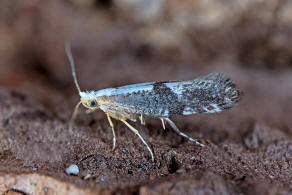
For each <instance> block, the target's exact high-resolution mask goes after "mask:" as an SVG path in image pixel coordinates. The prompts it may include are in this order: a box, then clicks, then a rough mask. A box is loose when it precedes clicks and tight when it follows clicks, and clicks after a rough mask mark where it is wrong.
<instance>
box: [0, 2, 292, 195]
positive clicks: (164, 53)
mask: <svg viewBox="0 0 292 195" xmlns="http://www.w3.org/2000/svg"><path fill="white" fill-rule="evenodd" d="M72 2H75V3H68V1H65V2H54V1H52V2H50V3H42V4H41V3H40V2H39V1H35V2H34V3H31V4H28V3H27V4H26V3H12V1H11V3H10V2H2V3H0V7H3V6H4V5H5V6H6V7H9V9H10V10H11V12H4V14H3V16H2V18H1V19H2V20H1V27H3V28H2V29H1V30H0V40H1V44H2V43H3V44H2V46H0V51H7V52H0V53H1V54H0V56H2V60H1V65H0V66H1V67H0V71H1V72H0V77H1V78H0V84H1V87H0V193H6V194H13V193H14V194H103V193H116V194H124V193H127V194H138V193H139V194H199V193H201V194H259V193H261V194H290V193H292V192H291V191H292V183H291V182H292V139H291V135H292V121H291V116H292V70H291V67H292V64H291V59H292V52H291V51H292V47H291V44H290V43H291V41H290V42H289V39H291V36H290V38H289V36H288V35H289V34H291V32H292V31H291V28H290V26H289V25H290V24H287V21H288V20H284V19H283V18H284V16H283V15H284V13H283V14H281V13H282V12H284V11H285V10H284V8H282V7H281V4H282V3H283V4H284V3H285V1H279V2H280V3H279V2H278V1H275V2H278V4H275V7H274V8H271V7H269V6H267V5H266V7H264V6H263V5H260V7H261V9H260V10H256V9H255V8H253V5H250V7H248V8H246V9H245V10H243V11H242V10H241V12H238V13H237V12H236V13H237V15H236V16H234V17H230V18H229V20H228V21H230V22H229V23H228V24H226V23H224V24H220V25H218V24H217V23H216V21H215V23H214V22H213V23H211V24H210V25H211V26H210V25H209V26H207V27H206V26H202V25H196V24H193V23H191V24H189V26H188V28H186V29H184V30H183V32H180V33H179V35H178V34H175V35H174V34H171V35H169V34H166V35H165V34H163V33H165V32H160V31H161V29H160V27H161V25H162V24H163V25H166V26H167V25H169V26H173V25H174V24H165V23H164V22H163V21H165V20H168V19H169V18H171V17H174V16H173V14H174V13H177V12H176V9H174V7H179V5H176V6H175V5H170V4H167V6H166V8H165V9H166V10H167V11H165V12H166V13H164V14H162V16H160V17H159V19H157V18H156V19H155V18H154V19H152V20H149V19H148V20H146V22H145V21H144V20H143V21H142V22H141V21H140V20H139V21H136V19H137V17H138V16H137V17H135V16H132V15H127V14H125V13H127V12H126V11H125V9H124V8H123V6H125V5H122V4H120V5H112V4H110V3H109V4H107V3H104V1H96V2H97V3H94V4H90V3H89V2H91V1H88V4H80V2H79V1H72ZM78 2H79V3H78ZM184 2H185V6H186V7H188V6H187V5H188V4H191V3H190V2H189V1H187V0H185V1H184ZM1 4H3V5H1ZM288 4H289V3H287V5H286V6H288ZM181 6H183V4H182V5H181ZM194 6H195V8H196V5H194ZM210 6H211V5H210ZM212 6H213V5H212ZM238 6H239V5H238ZM258 6H259V5H258ZM290 6H291V5H290ZM236 7H237V6H236ZM195 8H194V9H195ZM190 9H191V8H190ZM222 9H223V8H222ZM238 9H239V8H238ZM254 9H255V10H254ZM265 9H267V10H268V11H269V10H272V11H274V12H275V15H274V16H271V18H269V20H261V18H260V17H259V15H260V14H263V16H265V14H264V13H266V12H265V11H267V10H265ZM210 10H211V11H212V10H213V9H211V8H210ZM279 10H280V11H279ZM187 11H190V10H187V9H186V12H187ZM213 11H214V10H213ZM134 13H135V12H133V14H134ZM222 13H224V14H225V12H222ZM222 13H221V14H222ZM279 13H280V14H279ZM260 16H262V15H260ZM281 16H283V17H282V18H281ZM139 17H140V15H139ZM194 17H198V16H194ZM226 17H227V16H226ZM133 18H134V19H133ZM227 18H228V17H227ZM146 19H147V18H146ZM263 21H265V22H263ZM275 21H276V22H275ZM275 24H277V25H276V26H274V25H275ZM192 25H193V26H192ZM222 25H223V26H224V27H223V28H222ZM255 27H256V28H255ZM271 27H272V30H271ZM144 33H146V34H144ZM157 33H158V34H157ZM159 33H160V34H159ZM161 33H162V34H161ZM168 35H169V36H171V37H172V39H176V40H174V41H173V42H167V44H166V43H165V42H164V41H163V40H160V39H162V38H161V37H160V36H163V38H165V37H164V36H168ZM155 36H158V37H155ZM148 38H149V39H148ZM65 39H70V40H72V51H73V55H74V57H75V59H76V69H77V75H78V79H79V82H80V85H81V88H82V89H96V90H97V89H101V88H106V87H116V86H120V85H124V84H131V83H139V82H146V81H161V80H180V79H183V80H188V79H192V78H195V77H197V76H199V75H203V74H206V73H208V72H215V71H220V72H225V73H226V74H227V75H229V76H230V77H231V78H232V80H233V81H234V82H235V83H236V84H237V85H238V86H239V88H240V89H241V90H242V91H244V94H245V95H244V97H243V99H242V101H241V102H239V104H238V106H237V107H235V108H232V109H230V110H228V111H225V112H222V113H220V114H210V115H193V116H177V117H174V118H173V119H174V121H175V122H176V124H177V125H178V126H179V128H180V129H181V130H182V131H184V132H185V133H187V134H188V135H191V136H192V137H196V138H199V139H200V140H201V141H202V142H204V143H206V146H205V147H203V148H201V147H198V146H196V145H194V144H193V143H191V142H189V141H187V140H186V139H184V138H182V137H180V136H178V135H177V134H176V133H174V132H173V131H172V130H171V129H170V128H167V129H166V130H163V128H162V125H161V122H160V120H158V119H147V120H146V126H142V125H140V124H138V123H136V124H135V123H132V124H133V125H134V126H135V127H137V128H138V129H139V130H140V132H141V134H142V135H143V137H144V138H145V139H146V140H147V142H148V143H149V144H150V146H151V148H152V149H153V151H154V155H155V162H151V159H150V156H149V152H148V151H147V149H146V148H145V147H144V145H143V144H142V143H141V141H140V140H139V139H138V138H137V137H136V136H135V135H134V134H133V133H132V132H131V131H129V129H127V127H125V125H123V124H122V123H121V122H118V121H114V124H115V129H116V133H117V148H116V149H115V150H114V151H112V133H111V129H110V127H109V124H108V122H107V120H106V117H105V115H104V113H102V112H101V111H98V112H96V113H93V114H89V115H87V114H85V112H84V111H85V109H82V112H80V114H79V115H78V118H77V120H76V123H75V125H74V128H73V130H72V131H69V128H68V124H69V120H70V117H71V114H72V112H73V109H74V106H75V105H76V103H77V102H78V98H79V97H78V94H77V90H76V88H75V86H74V84H73V81H72V77H71V72H70V67H69V65H68V62H67V60H66V57H65V55H64V51H63V50H64V49H63V48H64V47H63V43H64V40H65ZM156 40H157V41H156ZM166 40H168V39H167V38H166ZM261 43H265V44H264V45H263V44H261ZM4 46H5V48H6V49H7V50H5V48H4ZM281 51H283V52H281ZM284 51H285V52H284ZM71 164H76V165H77V166H78V167H79V170H80V173H79V174H78V175H77V176H73V175H67V174H66V173H65V169H66V168H67V167H68V166H69V165H71Z"/></svg>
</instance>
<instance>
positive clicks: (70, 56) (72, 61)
mask: <svg viewBox="0 0 292 195" xmlns="http://www.w3.org/2000/svg"><path fill="white" fill-rule="evenodd" d="M65 52H66V55H67V58H68V60H69V63H70V66H71V69H72V76H73V79H74V83H75V85H76V88H77V90H78V92H79V94H80V93H81V90H80V87H79V84H78V82H77V77H76V72H75V63H74V59H73V56H72V53H71V46H70V41H65Z"/></svg>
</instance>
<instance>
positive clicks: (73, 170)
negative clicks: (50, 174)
mask: <svg viewBox="0 0 292 195" xmlns="http://www.w3.org/2000/svg"><path fill="white" fill-rule="evenodd" d="M66 173H67V174H68V175H78V174H79V168H78V166H77V165H75V164H72V165H70V166H69V167H68V168H67V169H66Z"/></svg>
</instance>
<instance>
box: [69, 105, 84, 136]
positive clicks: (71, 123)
mask: <svg viewBox="0 0 292 195" xmlns="http://www.w3.org/2000/svg"><path fill="white" fill-rule="evenodd" d="M80 104H81V101H80V102H78V104H76V106H75V108H74V112H73V114H72V117H71V120H70V122H69V130H70V131H72V128H73V124H74V121H75V119H76V116H77V113H78V108H79V106H80Z"/></svg>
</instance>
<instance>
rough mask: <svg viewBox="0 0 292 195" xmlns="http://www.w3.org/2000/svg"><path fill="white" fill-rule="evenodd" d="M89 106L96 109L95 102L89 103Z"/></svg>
mask: <svg viewBox="0 0 292 195" xmlns="http://www.w3.org/2000/svg"><path fill="white" fill-rule="evenodd" d="M89 106H90V107H91V108H95V107H96V102H95V101H94V100H91V101H89Z"/></svg>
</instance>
